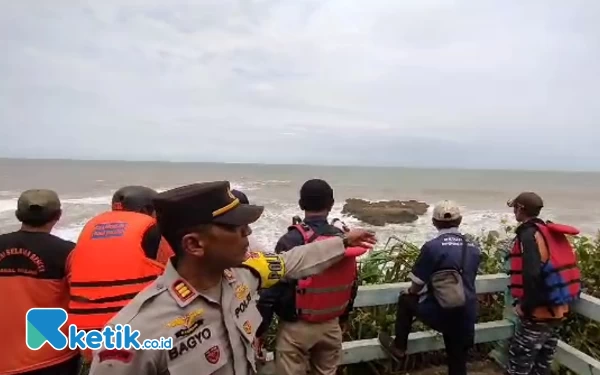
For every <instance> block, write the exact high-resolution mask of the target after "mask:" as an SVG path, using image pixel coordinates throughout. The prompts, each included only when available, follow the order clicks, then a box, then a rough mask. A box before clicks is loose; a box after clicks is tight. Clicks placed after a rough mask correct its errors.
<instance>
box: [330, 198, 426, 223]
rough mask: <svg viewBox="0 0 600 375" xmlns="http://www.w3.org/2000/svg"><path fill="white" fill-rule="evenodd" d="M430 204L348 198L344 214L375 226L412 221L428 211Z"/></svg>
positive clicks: (412, 201) (414, 201)
mask: <svg viewBox="0 0 600 375" xmlns="http://www.w3.org/2000/svg"><path fill="white" fill-rule="evenodd" d="M428 208H429V205H428V204H427V203H424V202H419V201H416V200H408V201H398V200H395V201H382V202H369V201H366V200H364V199H356V198H350V199H347V200H346V203H345V204H344V208H343V209H342V214H346V215H350V216H354V217H355V218H357V219H358V220H360V221H363V222H365V223H367V224H371V225H375V226H383V225H385V224H404V223H412V222H413V221H415V220H417V219H418V218H419V216H420V215H424V214H425V213H426V212H427V209H428Z"/></svg>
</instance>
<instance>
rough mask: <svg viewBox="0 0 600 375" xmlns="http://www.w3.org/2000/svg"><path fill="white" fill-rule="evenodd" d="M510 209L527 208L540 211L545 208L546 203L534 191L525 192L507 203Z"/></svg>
mask: <svg viewBox="0 0 600 375" xmlns="http://www.w3.org/2000/svg"><path fill="white" fill-rule="evenodd" d="M506 205H507V206H508V207H515V206H521V207H525V208H532V209H538V208H542V207H544V201H543V200H542V197H540V196H539V195H537V194H536V193H534V192H532V191H525V192H523V193H521V194H519V195H517V197H516V198H515V199H511V200H509V201H508V202H506Z"/></svg>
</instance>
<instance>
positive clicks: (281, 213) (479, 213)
mask: <svg viewBox="0 0 600 375" xmlns="http://www.w3.org/2000/svg"><path fill="white" fill-rule="evenodd" d="M289 183H290V182H289V181H280V180H270V181H243V182H234V183H232V188H234V189H239V190H242V191H256V190H260V189H262V188H264V187H266V186H267V185H269V186H273V185H280V186H281V185H287V184H289ZM168 188H169V187H161V188H159V189H157V190H159V191H164V190H166V189H168ZM17 197H18V193H16V192H7V191H0V198H2V199H0V217H1V218H3V219H4V222H6V221H7V220H9V219H11V216H12V212H14V210H15V209H16V205H17ZM111 197H112V196H111V195H106V194H104V195H98V196H91V197H68V198H65V199H63V200H62V202H63V206H64V214H63V219H62V220H61V221H60V222H59V224H58V225H57V227H56V228H55V230H54V232H53V233H54V234H56V235H58V236H60V237H62V238H65V239H68V240H71V241H76V240H77V237H78V236H79V233H80V232H81V229H82V228H83V226H84V224H85V223H86V222H87V220H89V219H90V218H92V217H93V216H94V215H96V214H98V213H100V212H102V211H103V210H105V209H108V208H109V204H110V200H111ZM253 203H254V202H253ZM256 203H257V204H261V205H264V206H265V212H264V214H263V216H262V217H261V218H260V219H259V220H258V221H257V222H256V223H255V224H254V225H253V226H252V227H253V232H254V236H255V238H256V240H257V241H258V242H259V243H261V244H263V245H264V247H265V249H266V250H267V251H270V250H272V249H273V248H274V246H275V244H276V242H277V240H278V238H279V237H280V236H281V235H282V234H284V233H285V232H286V229H287V227H288V226H289V225H291V220H292V217H293V216H294V215H301V214H302V213H301V211H300V209H299V208H298V206H297V203H296V202H295V201H280V200H276V199H266V200H265V199H262V200H259V199H257V200H256ZM342 206H343V202H342V203H338V204H336V206H335V207H334V209H333V211H332V213H331V215H330V217H331V218H334V217H339V218H341V219H342V220H343V221H344V222H346V223H347V224H348V225H349V226H351V227H356V226H359V227H367V228H370V229H373V230H375V231H376V233H377V237H378V239H379V240H380V242H382V243H385V241H387V239H388V238H389V237H390V236H392V235H395V236H397V237H399V238H401V239H404V240H408V241H412V242H416V243H422V242H423V241H425V240H427V239H429V238H431V237H432V236H433V235H435V229H434V228H433V226H432V225H431V211H432V207H430V208H429V211H428V212H427V214H425V215H423V216H421V217H420V218H419V219H418V220H417V221H416V222H414V223H409V224H401V225H386V226H384V227H372V226H368V225H364V224H363V223H361V222H360V221H359V220H357V219H355V218H352V217H348V216H344V215H342V214H341V210H342ZM462 209H463V216H464V218H463V225H462V229H463V230H464V231H465V232H467V233H472V234H480V233H482V232H483V231H487V230H496V229H499V227H500V225H501V224H500V223H501V221H502V220H508V221H510V220H512V217H511V215H510V214H509V213H507V212H506V211H504V212H495V211H486V210H469V209H468V207H462ZM9 212H10V213H9ZM0 229H1V228H0Z"/></svg>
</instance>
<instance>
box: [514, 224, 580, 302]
mask: <svg viewBox="0 0 600 375" xmlns="http://www.w3.org/2000/svg"><path fill="white" fill-rule="evenodd" d="M535 225H536V227H537V229H538V230H539V231H540V233H541V235H542V238H543V240H544V243H545V245H546V247H547V252H548V255H547V259H543V258H544V256H542V264H540V271H541V272H540V276H541V286H542V287H543V293H544V300H545V301H546V303H547V305H548V306H562V305H565V304H570V303H572V302H574V301H576V300H577V299H579V297H580V295H581V280H580V277H581V272H580V270H579V267H578V265H577V255H576V254H575V251H574V249H573V246H572V245H571V243H570V242H569V240H568V238H567V237H566V235H576V234H579V230H578V229H577V228H574V227H571V226H569V225H564V224H556V223H551V222H546V223H543V222H539V223H535ZM509 258H510V272H509V273H510V285H509V288H510V291H511V295H512V297H513V298H514V299H516V300H521V299H522V298H523V297H524V289H523V249H521V242H520V241H519V240H518V239H517V240H516V241H515V242H514V245H513V248H512V250H511V252H510V255H509Z"/></svg>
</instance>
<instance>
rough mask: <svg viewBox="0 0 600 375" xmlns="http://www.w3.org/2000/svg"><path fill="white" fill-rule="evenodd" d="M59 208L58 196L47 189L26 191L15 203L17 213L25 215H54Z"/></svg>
mask: <svg viewBox="0 0 600 375" xmlns="http://www.w3.org/2000/svg"><path fill="white" fill-rule="evenodd" d="M60 208H61V205H60V199H59V198H58V194H56V192H55V191H53V190H48V189H31V190H26V191H24V192H23V193H21V196H20V197H19V200H18V202H17V212H18V213H21V214H25V215H32V214H33V215H35V214H48V213H54V212H57V211H59V210H60Z"/></svg>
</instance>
